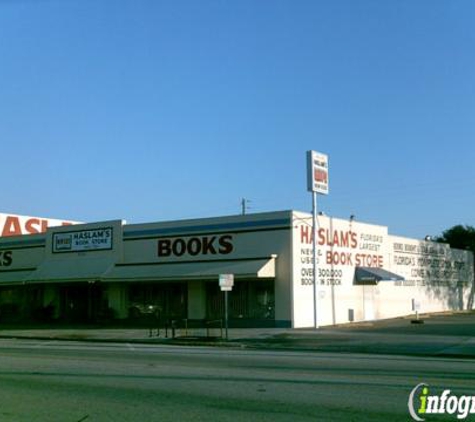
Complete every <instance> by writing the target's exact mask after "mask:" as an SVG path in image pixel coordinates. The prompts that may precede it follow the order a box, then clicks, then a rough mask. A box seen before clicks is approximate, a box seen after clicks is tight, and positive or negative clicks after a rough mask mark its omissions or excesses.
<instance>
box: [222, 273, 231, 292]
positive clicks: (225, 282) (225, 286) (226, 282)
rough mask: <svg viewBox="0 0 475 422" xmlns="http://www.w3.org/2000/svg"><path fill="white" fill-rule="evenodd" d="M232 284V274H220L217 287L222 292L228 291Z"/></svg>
mask: <svg viewBox="0 0 475 422" xmlns="http://www.w3.org/2000/svg"><path fill="white" fill-rule="evenodd" d="M233 286H234V274H220V275H219V287H221V291H222V292H230V291H231V290H232V289H233Z"/></svg>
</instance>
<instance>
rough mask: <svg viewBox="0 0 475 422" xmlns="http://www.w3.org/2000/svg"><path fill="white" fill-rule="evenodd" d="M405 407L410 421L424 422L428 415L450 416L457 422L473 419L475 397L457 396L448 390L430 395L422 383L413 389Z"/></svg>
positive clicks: (426, 386) (428, 389) (427, 388)
mask: <svg viewBox="0 0 475 422" xmlns="http://www.w3.org/2000/svg"><path fill="white" fill-rule="evenodd" d="M407 407H408V408H409V413H410V414H411V416H412V419H414V420H415V421H418V422H422V421H425V420H426V418H427V416H430V415H452V416H454V418H456V419H459V420H462V419H466V418H467V417H468V416H469V415H474V419H475V396H457V395H455V394H452V393H451V391H450V390H443V391H442V392H441V393H440V394H431V392H430V388H429V385H428V384H424V383H421V384H418V385H416V386H415V387H414V388H413V390H412V391H411V394H410V395H409V401H408V402H407ZM433 420H436V419H435V418H434V419H433Z"/></svg>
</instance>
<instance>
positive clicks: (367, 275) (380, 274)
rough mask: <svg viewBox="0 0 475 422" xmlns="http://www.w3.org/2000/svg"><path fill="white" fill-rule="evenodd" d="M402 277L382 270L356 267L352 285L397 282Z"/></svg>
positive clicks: (402, 278)
mask: <svg viewBox="0 0 475 422" xmlns="http://www.w3.org/2000/svg"><path fill="white" fill-rule="evenodd" d="M399 280H404V277H401V276H400V275H397V274H394V273H392V272H390V271H387V270H383V269H382V268H371V267H356V268H355V279H354V284H359V285H365V284H373V285H374V284H377V283H378V282H379V281H399Z"/></svg>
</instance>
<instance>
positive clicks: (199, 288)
mask: <svg viewBox="0 0 475 422" xmlns="http://www.w3.org/2000/svg"><path fill="white" fill-rule="evenodd" d="M216 283H217V281H216ZM188 318H189V319H205V318H206V288H205V283H204V281H189V282H188Z"/></svg>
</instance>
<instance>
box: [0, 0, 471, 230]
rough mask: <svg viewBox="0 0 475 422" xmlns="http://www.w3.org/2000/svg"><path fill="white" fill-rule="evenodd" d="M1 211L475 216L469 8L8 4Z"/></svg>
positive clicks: (265, 1)
mask: <svg viewBox="0 0 475 422" xmlns="http://www.w3.org/2000/svg"><path fill="white" fill-rule="evenodd" d="M0 146H1V163H2V165H1V167H0V177H1V181H2V183H1V207H0V211H1V212H14V213H18V214H27V215H39V216H49V217H60V218H69V219H75V220H81V221H98V220H106V219H114V218H124V219H126V220H127V221H128V222H129V223H136V222H151V221H161V220H168V219H179V218H192V217H207V216H216V215H225V214H237V213H239V211H240V208H239V201H240V198H241V197H245V198H248V199H250V200H251V201H252V202H251V203H250V206H251V207H252V208H251V210H250V211H251V212H262V211H271V210H281V209H298V210H302V211H309V210H310V208H311V198H310V195H309V194H308V193H307V192H306V180H305V178H306V176H305V151H306V150H308V149H315V150H319V151H321V152H325V153H327V154H328V155H329V157H330V190H331V192H330V195H329V196H328V197H320V198H319V206H320V209H321V210H322V211H324V212H325V213H327V214H329V215H333V216H336V217H341V218H348V217H349V216H350V215H351V214H354V215H355V216H356V218H357V219H358V220H360V221H366V222H370V223H375V224H382V225H387V226H389V230H390V232H391V233H393V234H400V235H406V236H410V237H421V236H424V235H426V234H433V235H437V234H439V233H440V232H441V231H442V230H444V229H446V228H449V227H451V226H452V225H454V224H459V223H462V224H470V225H475V218H474V215H475V213H474V211H475V194H474V193H475V192H474V191H475V189H474V188H475V160H474V158H475V1H473V0H457V1H452V0H446V1H442V0H397V1H390V0H387V1H384V0H360V1H355V0H336V1H334V0H332V1H330V0H326V1H318V0H308V1H304V0H298V1H296V0H285V1H280V0H275V1H271V0H239V1H231V0H229V1H219V0H200V1H197V0H189V1H180V0H174V1H161V0H120V1H118V0H15V1H14V0H0Z"/></svg>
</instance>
